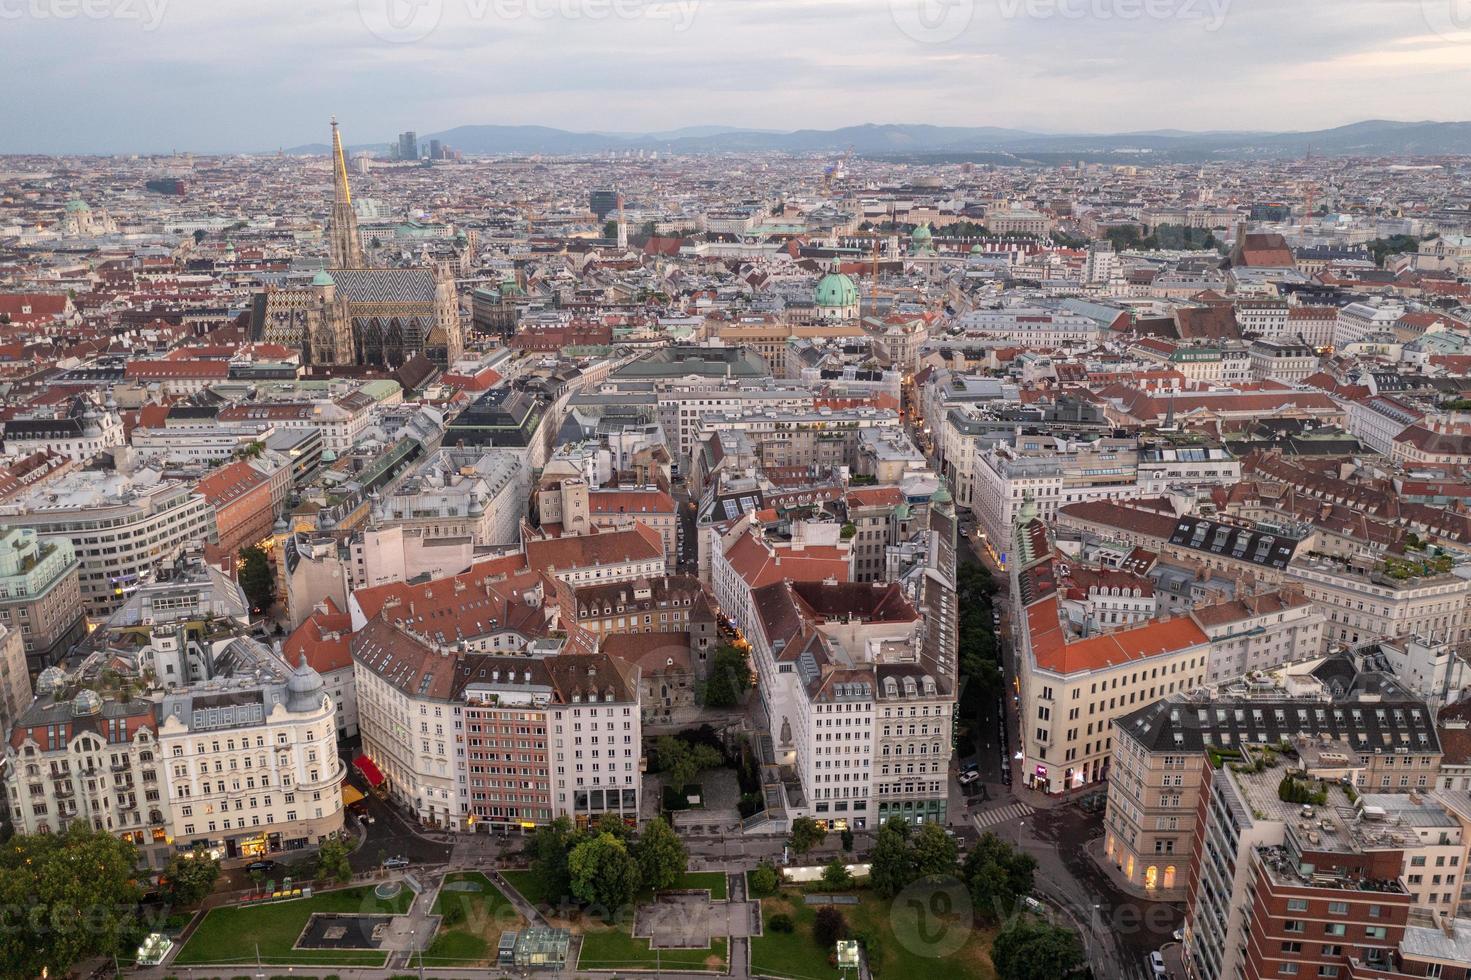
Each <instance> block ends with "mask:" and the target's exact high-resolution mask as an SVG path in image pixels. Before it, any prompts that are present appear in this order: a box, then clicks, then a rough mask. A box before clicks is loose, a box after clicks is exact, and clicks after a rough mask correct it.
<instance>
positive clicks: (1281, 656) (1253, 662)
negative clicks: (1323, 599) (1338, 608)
mask: <svg viewBox="0 0 1471 980" xmlns="http://www.w3.org/2000/svg"><path fill="white" fill-rule="evenodd" d="M1190 618H1191V619H1193V620H1194V621H1195V624H1196V625H1197V626H1199V627H1200V628H1201V630H1202V631H1203V632H1204V633H1205V635H1206V636H1207V637H1209V638H1210V657H1209V659H1208V661H1207V667H1206V672H1205V673H1206V680H1207V681H1208V682H1210V683H1211V684H1218V683H1223V682H1226V681H1229V680H1231V679H1232V678H1236V677H1241V676H1243V675H1245V674H1247V673H1249V672H1251V671H1254V670H1266V669H1267V668H1269V667H1275V666H1277V665H1278V664H1282V663H1286V662H1287V661H1290V660H1299V659H1301V658H1302V657H1303V656H1305V655H1311V654H1313V653H1316V652H1317V651H1318V650H1320V649H1322V644H1323V624H1324V623H1325V622H1326V620H1327V616H1326V615H1324V613H1323V610H1322V609H1320V608H1319V607H1318V606H1317V605H1315V604H1314V603H1312V602H1309V601H1308V599H1307V598H1306V597H1305V596H1303V595H1301V594H1300V593H1295V592H1270V593H1266V594H1263V595H1255V596H1243V597H1242V598H1240V599H1233V600H1231V601H1229V602H1222V603H1217V604H1215V605H1211V606H1197V607H1196V608H1195V609H1192V610H1191V611H1190Z"/></svg>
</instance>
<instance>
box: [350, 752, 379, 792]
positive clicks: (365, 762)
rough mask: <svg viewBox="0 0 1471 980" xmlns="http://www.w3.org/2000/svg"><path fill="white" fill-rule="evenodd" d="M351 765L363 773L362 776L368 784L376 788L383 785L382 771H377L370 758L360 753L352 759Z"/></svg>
mask: <svg viewBox="0 0 1471 980" xmlns="http://www.w3.org/2000/svg"><path fill="white" fill-rule="evenodd" d="M352 765H353V768H354V769H356V770H357V771H358V772H360V773H362V774H363V778H364V779H366V780H367V781H368V785H369V786H372V787H373V788H374V789H376V788H378V787H379V786H382V785H383V773H381V772H379V771H378V767H377V766H376V765H374V763H373V760H372V759H369V758H368V757H367V756H365V755H360V756H358V757H357V758H356V759H354V760H352Z"/></svg>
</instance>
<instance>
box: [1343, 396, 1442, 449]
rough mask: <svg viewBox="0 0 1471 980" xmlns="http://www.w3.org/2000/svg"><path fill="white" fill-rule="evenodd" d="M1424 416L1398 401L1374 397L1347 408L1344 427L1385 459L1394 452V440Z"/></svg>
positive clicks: (1356, 402) (1353, 403)
mask: <svg viewBox="0 0 1471 980" xmlns="http://www.w3.org/2000/svg"><path fill="white" fill-rule="evenodd" d="M1424 417H1425V413H1423V412H1421V411H1419V410H1417V409H1415V408H1412V407H1411V406H1409V405H1407V404H1405V403H1404V402H1402V401H1400V400H1399V399H1397V398H1391V397H1389V396H1388V395H1374V396H1372V397H1370V398H1364V399H1360V400H1358V401H1352V402H1349V404H1348V412H1347V414H1346V416H1345V424H1346V426H1347V428H1348V431H1349V432H1352V433H1353V434H1354V435H1355V436H1357V437H1358V438H1359V441H1360V442H1362V443H1363V444H1364V445H1366V446H1368V447H1369V448H1370V449H1373V450H1374V451H1375V452H1376V453H1382V454H1383V455H1385V456H1388V455H1390V454H1391V453H1392V452H1393V451H1394V440H1395V437H1396V436H1398V435H1399V434H1400V433H1401V432H1404V431H1405V429H1407V428H1409V427H1410V426H1412V425H1414V424H1415V423H1416V422H1419V421H1420V420H1421V419H1423V418H1424Z"/></svg>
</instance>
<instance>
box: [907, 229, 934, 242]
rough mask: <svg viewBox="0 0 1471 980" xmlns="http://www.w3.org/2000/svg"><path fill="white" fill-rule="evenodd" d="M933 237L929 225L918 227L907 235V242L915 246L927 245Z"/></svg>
mask: <svg viewBox="0 0 1471 980" xmlns="http://www.w3.org/2000/svg"><path fill="white" fill-rule="evenodd" d="M934 237H935V235H934V232H932V231H930V226H929V225H920V226H919V227H917V228H915V229H914V231H912V232H910V234H909V240H910V241H912V242H913V243H914V244H916V245H928V244H929V243H930V242H931V241H932V240H933V239H934Z"/></svg>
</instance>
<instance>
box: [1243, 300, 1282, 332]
mask: <svg viewBox="0 0 1471 980" xmlns="http://www.w3.org/2000/svg"><path fill="white" fill-rule="evenodd" d="M1236 325H1237V326H1238V327H1239V328H1240V329H1241V332H1242V334H1244V335H1248V336H1253V337H1260V338H1262V339H1264V340H1283V339H1290V338H1291V331H1290V329H1289V327H1288V320H1287V301H1286V300H1278V299H1251V300H1240V301H1238V302H1237V303H1236Z"/></svg>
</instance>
